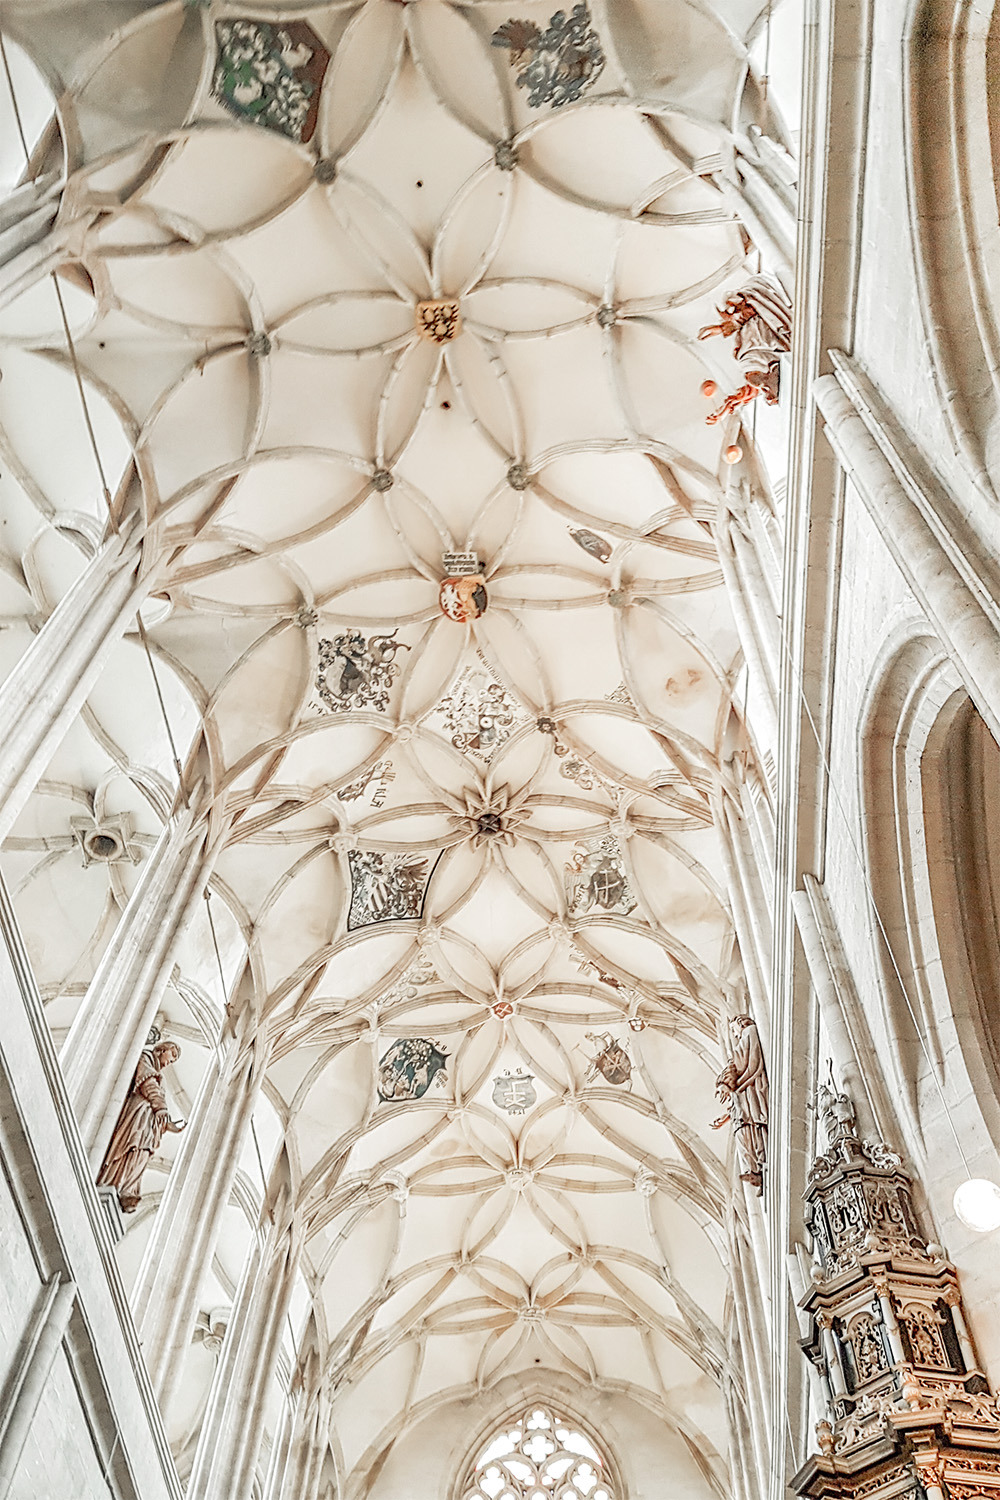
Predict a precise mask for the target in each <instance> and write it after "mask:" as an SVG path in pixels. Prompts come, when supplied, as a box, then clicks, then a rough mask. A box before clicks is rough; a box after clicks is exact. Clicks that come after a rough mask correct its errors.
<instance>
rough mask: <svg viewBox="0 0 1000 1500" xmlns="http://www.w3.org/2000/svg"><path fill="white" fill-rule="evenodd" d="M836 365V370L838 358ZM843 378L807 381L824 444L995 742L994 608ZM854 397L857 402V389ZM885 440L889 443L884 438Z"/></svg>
mask: <svg viewBox="0 0 1000 1500" xmlns="http://www.w3.org/2000/svg"><path fill="white" fill-rule="evenodd" d="M834 352H836V351H834ZM837 363H838V368H840V367H842V366H843V365H844V356H842V355H838V357H837ZM847 378H848V373H847V372H845V373H844V374H843V375H821V376H820V377H819V378H818V379H817V380H816V381H814V383H813V394H814V395H815V398H816V405H817V407H818V408H819V410H820V412H821V414H822V417H823V422H824V425H825V430H826V434H827V436H828V438H829V440H830V444H831V446H832V448H833V451H834V453H835V454H836V455H837V458H838V460H839V462H840V465H841V467H842V468H843V470H844V472H845V473H846V474H848V475H849V476H850V478H851V479H852V480H853V481H854V485H855V488H856V489H857V492H858V494H859V495H860V497H861V499H862V501H863V503H864V505H865V506H866V508H867V510H868V513H869V515H870V516H871V519H872V521H873V522H874V524H875V526H876V527H877V529H878V532H879V535H880V536H881V538H882V540H883V542H884V543H885V546H886V549H887V550H888V552H889V553H890V554H891V556H892V557H893V559H894V560H895V562H896V563H897V564H898V566H899V568H900V570H901V572H902V574H903V577H904V578H905V579H906V581H907V583H908V584H909V586H910V588H911V590H912V591H913V593H914V595H915V597H916V599H917V602H918V603H919V604H920V606H921V608H922V609H923V611H924V613H925V614H926V615H927V618H928V620H929V621H930V623H931V625H932V627H933V628H934V630H935V632H936V633H937V635H938V637H939V639H940V640H941V642H942V643H943V645H944V647H945V649H946V650H947V651H948V652H949V654H950V655H951V657H952V659H953V660H954V662H955V665H956V666H957V667H958V670H959V672H960V673H961V674H962V677H963V678H964V680H965V683H966V686H967V687H968V689H969V693H970V696H971V697H972V699H973V701H974V702H975V705H976V707H977V708H978V709H979V712H980V713H981V714H982V716H983V718H984V719H985V720H986V723H987V724H988V725H989V728H990V730H991V732H992V734H993V736H994V738H997V739H1000V711H998V705H1000V652H998V651H997V630H998V626H1000V621H998V619H997V612H996V609H995V606H994V605H993V603H992V601H991V600H989V598H988V597H987V595H986V593H985V591H984V590H983V589H981V588H980V587H979V584H978V581H977V580H975V579H970V577H969V576H968V570H965V576H963V572H962V571H960V559H959V558H957V557H956V555H955V548H954V546H952V545H950V544H948V545H946V535H947V528H946V526H942V525H940V524H936V525H934V524H932V521H931V519H930V518H929V517H928V516H927V514H926V510H927V505H928V504H930V503H931V502H927V503H926V504H924V506H923V508H922V509H921V508H919V507H918V503H917V500H916V498H915V495H919V486H918V485H917V484H916V476H914V475H910V476H909V479H910V481H911V483H912V485H913V489H914V494H911V492H910V489H909V488H908V487H907V486H906V485H904V483H903V482H902V481H901V479H900V476H899V474H898V473H897V466H898V467H900V468H903V460H904V457H905V455H901V454H900V453H898V452H897V451H895V450H894V449H890V452H892V453H893V457H894V459H895V463H894V462H891V461H890V458H889V457H887V455H886V453H884V452H883V451H882V448H881V447H880V445H879V443H878V442H876V440H875V437H874V436H873V435H872V432H870V431H869V429H868V426H867V424H866V422H865V421H864V420H863V418H862V412H861V409H860V407H859V406H856V405H855V402H854V400H853V399H852V397H851V395H849V394H848V392H847V391H846V390H845V389H844V385H843V383H842V381H843V380H846V379H847ZM854 383H855V384H857V382H856V381H855V382H854ZM858 396H859V400H860V399H861V392H860V391H859V392H858ZM872 420H873V422H874V415H873V416H872ZM885 441H886V442H887V444H888V443H889V441H890V439H889V437H888V436H885Z"/></svg>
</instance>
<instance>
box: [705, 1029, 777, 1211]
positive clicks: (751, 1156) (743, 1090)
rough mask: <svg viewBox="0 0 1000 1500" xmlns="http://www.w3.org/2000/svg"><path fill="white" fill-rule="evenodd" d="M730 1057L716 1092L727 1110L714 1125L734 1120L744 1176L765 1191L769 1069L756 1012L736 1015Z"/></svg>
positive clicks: (733, 1125) (759, 1189)
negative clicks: (765, 1063) (753, 1015)
mask: <svg viewBox="0 0 1000 1500" xmlns="http://www.w3.org/2000/svg"><path fill="white" fill-rule="evenodd" d="M729 1035H730V1037H731V1039H732V1041H731V1050H730V1053H729V1060H728V1062H727V1063H726V1066H725V1067H724V1068H723V1070H722V1072H721V1073H720V1074H719V1076H718V1078H717V1079H716V1080H715V1094H716V1098H717V1099H718V1100H719V1102H720V1103H721V1104H723V1105H725V1109H726V1112H725V1114H723V1115H720V1116H719V1118H718V1119H717V1120H713V1121H712V1129H713V1130H720V1129H721V1128H722V1126H723V1125H726V1124H730V1123H731V1124H732V1127H733V1131H734V1134H735V1136H736V1146H737V1149H738V1151H739V1153H740V1163H741V1165H742V1167H743V1171H742V1172H741V1173H740V1178H741V1180H742V1181H743V1182H749V1183H750V1184H751V1186H752V1187H755V1188H756V1189H757V1193H758V1195H760V1194H762V1193H763V1191H764V1163H765V1162H766V1160H767V1069H766V1067H765V1066H764V1051H763V1048H762V1047H761V1045H760V1036H759V1035H758V1032H757V1027H756V1025H755V1024H754V1020H753V1017H752V1016H747V1015H742V1016H734V1017H733V1019H732V1020H731V1021H730V1023H729Z"/></svg>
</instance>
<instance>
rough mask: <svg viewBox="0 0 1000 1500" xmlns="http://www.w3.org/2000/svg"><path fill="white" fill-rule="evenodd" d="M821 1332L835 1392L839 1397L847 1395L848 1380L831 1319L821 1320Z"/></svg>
mask: <svg viewBox="0 0 1000 1500" xmlns="http://www.w3.org/2000/svg"><path fill="white" fill-rule="evenodd" d="M819 1326H820V1333H821V1335H822V1338H823V1352H824V1353H825V1354H826V1366H827V1369H828V1370H829V1372H830V1381H831V1383H832V1385H833V1394H834V1396H836V1397H837V1398H838V1399H839V1398H840V1397H841V1396H846V1395H847V1382H846V1380H845V1379H844V1367H843V1365H842V1364H841V1363H840V1350H839V1349H838V1348H837V1340H836V1339H835V1338H834V1336H833V1329H832V1328H831V1327H830V1323H829V1320H828V1319H827V1318H823V1319H822V1320H821V1321H820V1325H819Z"/></svg>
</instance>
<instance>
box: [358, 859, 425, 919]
mask: <svg viewBox="0 0 1000 1500" xmlns="http://www.w3.org/2000/svg"><path fill="white" fill-rule="evenodd" d="M439 857H440V856H439ZM436 862H437V861H436V860H435V861H434V863H436ZM347 863H348V867H349V869H350V872H351V906H350V910H349V912H348V914H347V930H348V932H356V931H357V929H358V928H359V927H371V926H373V925H374V924H375V923H376V922H405V921H407V920H412V919H414V918H416V917H419V916H420V914H421V912H422V911H423V907H424V896H425V895H426V893H427V882H428V881H429V879H430V874H431V870H432V868H433V865H432V862H431V859H430V858H429V857H428V856H427V855H424V854H384V853H382V852H381V851H380V850H377V849H350V850H348V854H347Z"/></svg>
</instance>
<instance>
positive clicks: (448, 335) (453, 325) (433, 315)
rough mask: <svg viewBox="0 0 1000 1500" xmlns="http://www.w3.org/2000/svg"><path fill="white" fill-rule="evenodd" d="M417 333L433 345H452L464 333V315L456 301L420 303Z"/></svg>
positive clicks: (418, 305)
mask: <svg viewBox="0 0 1000 1500" xmlns="http://www.w3.org/2000/svg"><path fill="white" fill-rule="evenodd" d="M415 318H416V326H417V332H418V333H419V334H420V337H421V338H424V339H429V340H430V342H431V343H432V344H450V343H451V341H452V339H455V338H458V335H459V334H460V333H461V331H462V314H461V312H460V311H459V305H458V303H457V302H454V301H441V300H440V299H438V300H436V301H434V302H418V303H417V310H416V314H415Z"/></svg>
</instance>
